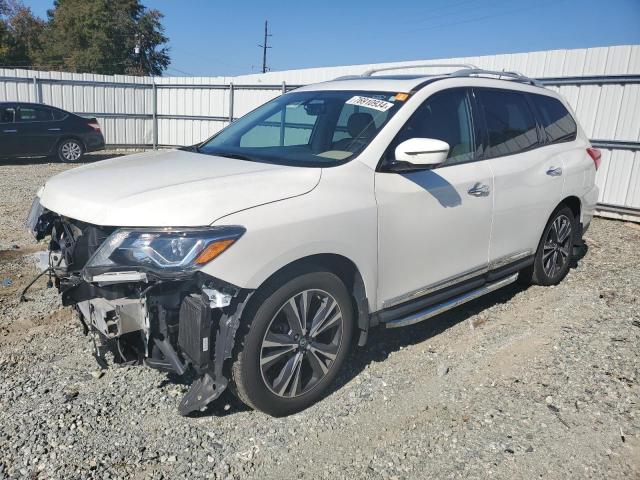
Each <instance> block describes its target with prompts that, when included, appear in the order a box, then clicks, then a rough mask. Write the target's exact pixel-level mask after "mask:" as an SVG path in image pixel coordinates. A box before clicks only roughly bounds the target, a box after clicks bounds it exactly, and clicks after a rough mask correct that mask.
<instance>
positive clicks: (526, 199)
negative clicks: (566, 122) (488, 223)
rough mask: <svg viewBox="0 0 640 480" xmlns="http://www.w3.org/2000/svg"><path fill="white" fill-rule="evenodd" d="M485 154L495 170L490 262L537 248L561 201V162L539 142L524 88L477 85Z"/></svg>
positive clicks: (520, 256) (514, 257) (494, 263)
mask: <svg viewBox="0 0 640 480" xmlns="http://www.w3.org/2000/svg"><path fill="white" fill-rule="evenodd" d="M474 95H475V97H476V99H477V103H478V106H479V109H478V110H479V113H480V119H479V121H480V123H481V124H482V125H483V131H484V134H485V144H486V149H485V152H484V156H483V158H485V159H487V160H488V162H489V164H490V165H491V169H492V171H493V174H494V197H493V202H494V203H493V205H494V206H493V227H492V230H491V248H490V251H489V266H490V268H497V267H499V266H502V265H505V264H509V263H512V262H515V261H517V260H521V259H523V258H527V257H529V256H530V255H533V254H534V253H535V251H536V249H537V245H538V242H539V240H540V237H541V235H542V230H543V229H544V226H545V224H546V222H547V220H548V219H549V215H550V214H551V211H552V210H553V208H554V207H555V206H556V205H557V204H558V203H559V202H560V200H561V196H562V186H563V178H564V177H563V163H562V159H561V158H560V157H553V156H550V155H549V152H547V151H546V150H545V149H544V148H542V147H543V146H544V144H545V140H544V137H543V132H542V131H541V129H540V127H539V126H538V122H537V119H536V116H535V113H534V108H533V104H532V103H531V101H530V99H529V98H528V94H526V93H524V92H520V91H515V90H503V89H488V88H486V89H485V88H476V89H474Z"/></svg>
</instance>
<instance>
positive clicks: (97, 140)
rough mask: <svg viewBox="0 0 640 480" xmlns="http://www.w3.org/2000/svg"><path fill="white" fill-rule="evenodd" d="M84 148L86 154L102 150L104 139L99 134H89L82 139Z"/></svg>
mask: <svg viewBox="0 0 640 480" xmlns="http://www.w3.org/2000/svg"><path fill="white" fill-rule="evenodd" d="M84 146H85V149H86V151H87V152H96V151H98V150H104V147H105V142H104V137H103V136H102V134H101V133H89V134H87V135H86V136H85V137H84Z"/></svg>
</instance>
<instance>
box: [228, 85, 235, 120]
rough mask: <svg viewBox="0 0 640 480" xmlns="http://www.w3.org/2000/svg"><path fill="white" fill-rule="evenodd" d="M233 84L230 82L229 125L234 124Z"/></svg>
mask: <svg viewBox="0 0 640 480" xmlns="http://www.w3.org/2000/svg"><path fill="white" fill-rule="evenodd" d="M233 92H234V90H233V82H229V123H232V122H233Z"/></svg>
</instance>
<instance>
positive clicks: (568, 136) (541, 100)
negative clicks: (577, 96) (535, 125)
mask: <svg viewBox="0 0 640 480" xmlns="http://www.w3.org/2000/svg"><path fill="white" fill-rule="evenodd" d="M531 98H532V99H533V103H534V104H535V106H536V108H537V110H538V117H539V120H540V123H541V124H542V127H543V128H544V132H545V135H546V137H547V141H548V142H550V143H560V142H571V141H573V140H575V139H576V134H577V130H578V128H577V126H576V122H575V120H574V119H573V117H572V116H571V114H570V113H569V111H568V110H567V108H566V107H565V106H564V105H563V104H562V102H561V101H560V100H558V99H557V98H553V97H548V96H546V95H531Z"/></svg>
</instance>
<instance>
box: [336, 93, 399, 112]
mask: <svg viewBox="0 0 640 480" xmlns="http://www.w3.org/2000/svg"><path fill="white" fill-rule="evenodd" d="M345 103H347V104H348V105H357V106H359V107H366V108H372V109H373V110H378V111H380V112H386V111H387V110H389V109H390V108H391V107H393V103H391V102H385V101H384V100H378V99H377V98H369V97H361V96H359V95H356V96H355V97H351V98H350V99H349V100H347V101H346V102H345Z"/></svg>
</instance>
